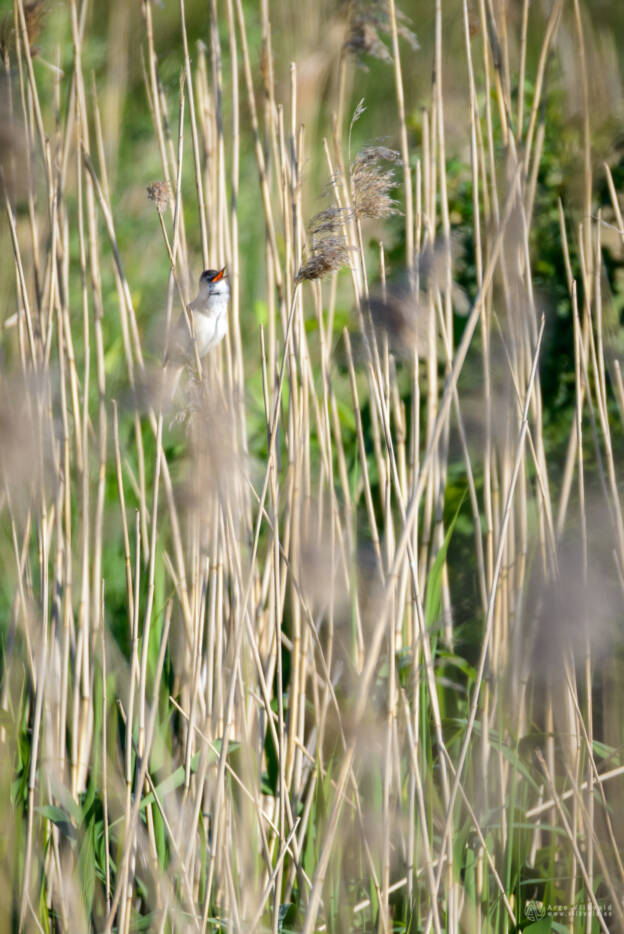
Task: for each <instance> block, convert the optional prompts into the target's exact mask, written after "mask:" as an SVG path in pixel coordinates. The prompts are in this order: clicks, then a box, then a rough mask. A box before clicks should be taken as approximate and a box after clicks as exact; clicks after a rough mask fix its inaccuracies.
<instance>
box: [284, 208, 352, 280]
mask: <svg viewBox="0 0 624 934" xmlns="http://www.w3.org/2000/svg"><path fill="white" fill-rule="evenodd" d="M347 217H348V214H347V212H346V211H345V210H344V208H339V207H338V206H337V205H335V204H334V205H332V206H331V207H329V208H325V210H324V211H319V213H318V214H315V215H314V217H313V218H312V220H311V221H310V224H309V226H308V230H309V233H310V237H311V239H312V244H311V253H310V256H309V258H308V260H307V261H306V262H305V263H304V264H303V265H302V266H301V268H300V269H299V272H298V273H297V276H296V279H295V282H302V281H303V280H304V279H308V280H310V279H321V278H322V277H323V276H326V275H327V273H328V272H335V271H336V270H338V269H341V268H342V267H343V266H346V265H347V263H348V262H349V253H350V252H351V249H352V248H351V247H349V246H348V245H347V243H346V242H345V239H344V235H343V233H342V225H343V223H344V221H345V220H346V219H347Z"/></svg>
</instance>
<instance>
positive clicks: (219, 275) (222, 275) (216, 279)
mask: <svg viewBox="0 0 624 934" xmlns="http://www.w3.org/2000/svg"><path fill="white" fill-rule="evenodd" d="M226 269H227V266H224V267H223V269H220V270H219V272H218V273H217V274H216V276H215V277H214V279H213V280H212V281H213V282H219V280H220V279H223V278H225V270H226Z"/></svg>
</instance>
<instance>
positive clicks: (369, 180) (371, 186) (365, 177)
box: [351, 118, 401, 219]
mask: <svg viewBox="0 0 624 934" xmlns="http://www.w3.org/2000/svg"><path fill="white" fill-rule="evenodd" d="M354 119H355V118H354ZM388 162H389V163H393V164H395V165H400V164H401V156H400V155H399V153H398V152H397V151H396V150H395V149H388V147H387V146H365V147H364V149H361V150H360V152H359V153H358V154H357V156H356V157H355V159H354V160H353V162H352V163H351V196H352V200H353V210H354V213H355V216H356V217H358V218H361V217H368V218H373V219H375V218H382V217H390V216H391V215H392V214H398V213H399V209H398V201H397V200H396V199H395V198H391V197H390V194H389V192H390V191H391V190H392V189H393V188H395V187H396V179H395V173H394V169H392V168H387V167H384V163H388Z"/></svg>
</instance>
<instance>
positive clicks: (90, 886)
mask: <svg viewBox="0 0 624 934" xmlns="http://www.w3.org/2000/svg"><path fill="white" fill-rule="evenodd" d="M78 873H79V876H80V883H81V885H82V891H83V895H84V900H85V905H86V909H87V915H90V914H91V906H92V905H93V894H94V892H95V819H94V818H91V820H90V821H89V826H88V828H87V831H86V833H85V835H84V837H83V838H82V843H81V845H80V853H79V854H78Z"/></svg>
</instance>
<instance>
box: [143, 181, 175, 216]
mask: <svg viewBox="0 0 624 934" xmlns="http://www.w3.org/2000/svg"><path fill="white" fill-rule="evenodd" d="M147 197H148V198H149V200H150V201H152V202H153V203H154V205H155V206H156V210H157V211H158V213H159V214H164V213H165V211H166V210H167V208H168V207H169V202H170V201H171V185H170V184H169V182H152V184H151V185H148V186H147Z"/></svg>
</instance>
